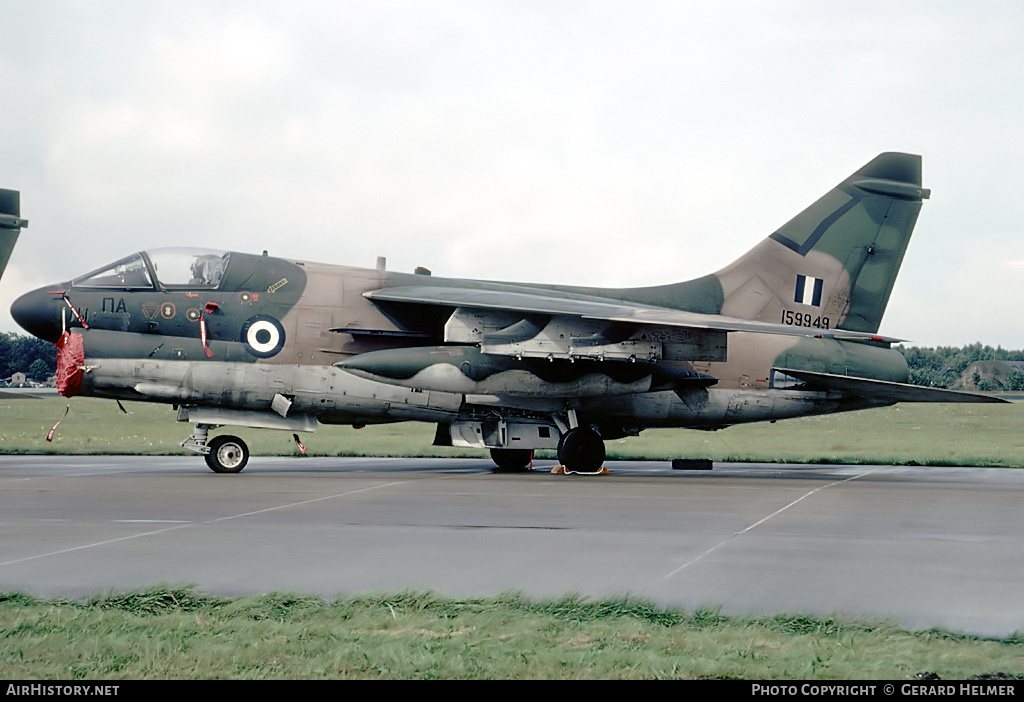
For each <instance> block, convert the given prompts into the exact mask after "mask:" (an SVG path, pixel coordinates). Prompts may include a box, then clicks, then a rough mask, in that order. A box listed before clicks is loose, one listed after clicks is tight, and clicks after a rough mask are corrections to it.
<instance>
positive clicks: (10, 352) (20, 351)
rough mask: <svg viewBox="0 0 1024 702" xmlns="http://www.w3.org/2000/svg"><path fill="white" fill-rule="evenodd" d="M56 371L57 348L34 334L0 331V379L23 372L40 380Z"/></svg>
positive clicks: (33, 378)
mask: <svg viewBox="0 0 1024 702" xmlns="http://www.w3.org/2000/svg"><path fill="white" fill-rule="evenodd" d="M56 372H57V349H56V348H55V347H54V345H53V344H51V343H50V342H49V341H43V340H42V339H37V338H35V337H34V336H20V335H18V334H5V333H4V332H0V380H3V379H5V378H10V377H11V376H12V375H14V374H15V373H24V374H25V375H27V376H28V377H29V378H31V379H32V380H36V381H39V382H42V381H44V380H46V379H47V378H49V377H50V376H51V375H53V374H55V373H56Z"/></svg>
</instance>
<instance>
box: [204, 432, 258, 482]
mask: <svg viewBox="0 0 1024 702" xmlns="http://www.w3.org/2000/svg"><path fill="white" fill-rule="evenodd" d="M207 446H209V447H210V452H209V453H208V454H206V465H208V466H210V470H212V471H213V472H214V473H238V472H239V471H241V470H242V469H243V468H245V464H246V463H248V462H249V447H248V446H246V445H245V442H244V441H242V440H241V439H239V438H238V437H237V436H228V435H224V436H215V437H213V438H212V439H210V442H209V443H208V444H207Z"/></svg>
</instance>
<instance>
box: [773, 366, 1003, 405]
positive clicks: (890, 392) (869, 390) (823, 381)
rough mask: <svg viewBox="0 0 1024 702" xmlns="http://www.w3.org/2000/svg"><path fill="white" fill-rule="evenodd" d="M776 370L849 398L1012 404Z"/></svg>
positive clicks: (973, 395) (914, 387)
mask: <svg viewBox="0 0 1024 702" xmlns="http://www.w3.org/2000/svg"><path fill="white" fill-rule="evenodd" d="M775 370H777V371H779V372H780V373H785V374H786V375H790V376H792V377H794V378H797V379H799V380H802V381H804V382H805V383H807V384H808V385H809V386H811V387H813V388H820V389H822V390H838V391H840V392H842V393H844V394H846V395H857V396H860V397H865V398H867V399H869V400H881V401H883V402H885V401H888V402H1009V400H1004V399H1002V398H999V397H993V396H991V395H980V394H978V393H973V392H960V391H957V390H946V389H945V388H928V387H924V386H921V385H910V384H908V383H893V382H888V381H885V380H869V379H867V378H857V377H854V376H852V375H835V374H833V373H817V372H814V371H803V370H793V369H791V368H776V369H775Z"/></svg>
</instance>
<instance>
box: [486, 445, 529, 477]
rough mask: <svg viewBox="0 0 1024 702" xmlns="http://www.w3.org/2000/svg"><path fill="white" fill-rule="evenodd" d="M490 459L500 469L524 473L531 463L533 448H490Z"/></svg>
mask: <svg viewBox="0 0 1024 702" xmlns="http://www.w3.org/2000/svg"><path fill="white" fill-rule="evenodd" d="M491 460H492V461H494V465H496V466H497V467H498V470H500V471H505V472H507V473H525V472H526V471H528V470H530V464H531V463H533V449H491Z"/></svg>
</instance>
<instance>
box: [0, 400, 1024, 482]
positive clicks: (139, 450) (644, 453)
mask: <svg viewBox="0 0 1024 702" xmlns="http://www.w3.org/2000/svg"><path fill="white" fill-rule="evenodd" d="M70 404H71V412H70V413H69V414H68V416H67V418H66V419H65V420H64V421H63V422H62V423H61V425H60V427H59V428H58V429H57V432H56V434H55V437H54V440H53V442H52V443H47V442H46V440H45V438H46V433H47V431H49V429H50V427H51V426H53V424H54V422H56V421H57V420H58V419H60V418H61V415H62V414H63V413H64V409H65V407H66V405H67V401H66V400H64V399H62V398H59V397H47V398H44V399H39V400H28V399H10V398H0V453H80V454H84V453H93V454H169V453H170V454H173V453H182V454H185V453H186V452H185V451H184V450H183V449H181V448H179V447H178V445H177V444H178V441H180V440H181V439H183V438H184V437H185V436H187V435H188V434H189V432H190V431H191V426H190V425H188V424H182V423H179V422H176V421H174V420H175V414H174V412H173V411H172V410H171V409H170V408H169V407H168V406H165V405H155V404H145V403H132V402H125V403H124V405H125V407H126V408H127V410H128V414H122V413H121V412H120V410H119V409H118V407H117V405H116V404H115V403H114V402H112V401H110V400H99V399H95V398H80V397H76V398H73V399H72V400H71V402H70ZM1021 426H1024V402H1015V403H1011V404H1005V405H992V404H985V405H972V404H903V405H897V406H895V407H887V408H882V409H873V410H864V411H860V412H850V413H844V414H835V415H825V416H820V417H805V418H801V419H791V420H785V421H781V422H777V423H775V424H768V423H758V424H747V425H739V426H735V427H731V428H729V429H727V430H724V431H716V432H703V431H691V430H686V429H649V430H647V431H644V432H643V433H642V434H641V436H639V437H635V438H634V437H631V438H627V439H621V440H615V441H608V442H606V447H607V450H608V457H609V458H610V459H637V460H670V459H672V458H710V459H712V460H715V461H755V462H788V463H854V464H856V463H861V464H865V463H867V464H897V465H900V464H910V465H915V464H916V465H963V466H1003V467H1020V466H1024V433H1022V432H1021V431H1020V427H1021ZM229 431H230V433H233V434H238V435H239V436H241V437H242V438H243V439H245V441H246V442H247V443H248V444H249V447H250V449H251V450H252V453H253V455H257V456H260V455H265V456H274V455H276V456H279V455H297V453H298V451H297V449H296V447H295V444H294V442H293V441H292V439H291V435H290V434H288V433H286V432H277V431H265V430H252V429H244V428H234V427H230V428H229V427H225V428H223V429H221V430H219V433H224V432H229ZM433 438H434V426H433V425H431V424H421V423H404V424H388V425H379V426H368V427H365V428H363V429H358V430H357V429H353V428H352V427H347V426H341V427H328V426H325V427H321V428H320V429H318V430H317V431H316V432H314V433H313V434H309V435H305V436H303V443H305V444H306V446H307V447H308V449H309V451H310V455H319V456H438V457H448V456H451V457H467V456H475V457H486V456H487V455H488V454H487V452H486V451H481V450H468V449H455V448H445V447H436V446H432V445H431V443H432V441H433ZM539 456H541V457H543V458H554V454H553V452H550V451H549V452H539Z"/></svg>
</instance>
